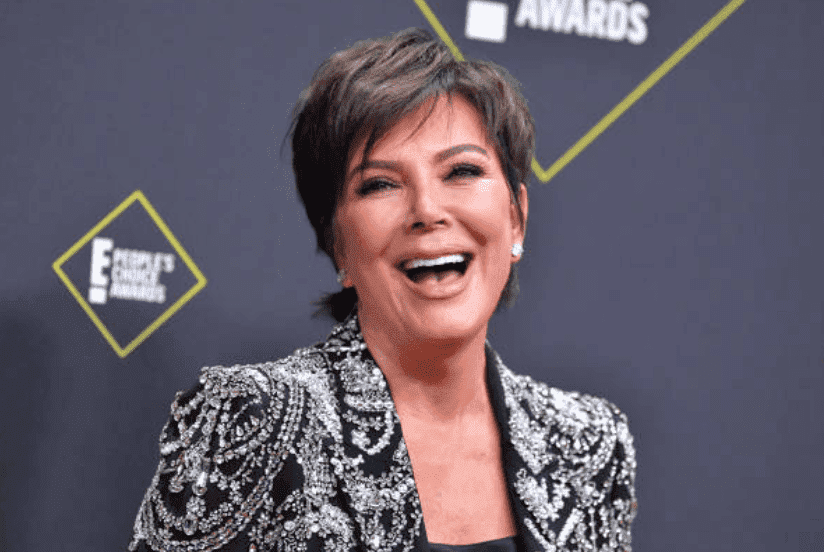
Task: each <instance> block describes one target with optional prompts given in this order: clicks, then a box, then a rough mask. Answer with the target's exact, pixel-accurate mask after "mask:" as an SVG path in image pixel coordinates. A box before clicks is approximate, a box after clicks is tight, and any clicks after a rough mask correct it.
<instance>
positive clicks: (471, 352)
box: [359, 316, 488, 422]
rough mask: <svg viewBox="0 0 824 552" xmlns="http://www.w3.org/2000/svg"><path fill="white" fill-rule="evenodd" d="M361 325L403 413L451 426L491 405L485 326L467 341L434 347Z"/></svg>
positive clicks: (366, 321)
mask: <svg viewBox="0 0 824 552" xmlns="http://www.w3.org/2000/svg"><path fill="white" fill-rule="evenodd" d="M359 320H360V323H361V332H362V333H363V337H364V340H365V341H366V344H367V346H368V347H369V351H370V352H371V353H372V356H373V357H374V359H375V361H376V362H377V363H378V366H380V368H381V371H382V372H383V374H384V376H385V377H386V381H387V383H389V389H390V391H391V392H392V398H393V400H394V402H395V405H396V407H397V409H398V412H399V413H401V414H407V415H411V416H415V417H418V418H429V419H434V420H436V421H441V422H449V421H454V420H456V419H458V418H460V417H461V416H462V415H464V414H468V413H470V412H471V411H474V410H476V409H479V408H483V407H484V406H485V405H486V404H487V403H488V397H487V390H486V373H485V370H486V353H485V347H484V345H485V342H486V326H484V328H483V329H482V331H480V332H478V333H477V334H475V335H472V336H470V337H468V338H466V339H456V340H453V341H439V342H432V341H429V340H421V339H415V338H414V337H412V336H407V335H406V334H403V333H402V332H386V331H381V329H382V328H385V327H386V326H385V325H382V324H374V323H370V322H372V321H370V320H369V318H368V317H367V318H366V319H364V317H363V316H361V317H360V318H359Z"/></svg>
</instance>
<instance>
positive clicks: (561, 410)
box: [500, 367, 635, 476]
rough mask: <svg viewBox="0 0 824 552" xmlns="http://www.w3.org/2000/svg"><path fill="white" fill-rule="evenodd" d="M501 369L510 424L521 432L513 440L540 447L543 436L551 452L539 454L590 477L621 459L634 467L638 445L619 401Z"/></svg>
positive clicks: (621, 461) (543, 444)
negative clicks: (560, 387) (615, 402)
mask: <svg viewBox="0 0 824 552" xmlns="http://www.w3.org/2000/svg"><path fill="white" fill-rule="evenodd" d="M500 372H501V379H502V384H503V387H504V389H505V395H506V400H507V402H508V404H507V406H508V409H509V412H510V426H512V429H513V430H515V431H513V433H514V435H513V440H515V439H518V438H519V437H520V438H521V439H522V440H531V441H532V442H531V443H530V445H531V446H528V447H523V448H524V450H530V449H531V450H533V451H537V450H538V447H539V443H537V442H535V441H537V440H540V449H542V450H544V451H546V452H545V453H544V454H543V455H537V453H535V454H534V455H533V456H534V457H536V458H537V457H538V456H542V457H543V458H545V459H547V461H550V460H551V459H558V460H560V461H561V463H562V464H565V465H567V466H569V467H573V466H577V467H579V468H580V471H582V472H585V473H587V474H588V475H589V476H592V475H593V474H594V473H595V472H598V471H600V470H602V469H603V468H606V467H608V466H610V465H612V464H614V463H615V462H619V463H621V464H622V465H623V466H624V467H625V469H632V470H634V467H635V449H634V446H633V438H632V434H631V433H630V431H629V423H628V420H627V416H626V415H625V414H624V413H623V412H622V411H621V410H620V409H619V408H618V407H617V406H616V405H615V404H613V403H612V402H610V401H608V400H607V399H604V398H601V397H596V396H592V395H588V394H585V393H579V392H577V391H564V390H561V389H558V388H555V387H551V386H549V385H547V384H545V383H543V382H540V381H537V380H535V379H533V378H532V377H530V376H527V375H521V374H515V373H514V372H512V371H511V370H509V369H508V368H506V367H502V368H501V370H500ZM519 429H520V431H519ZM527 433H528V434H529V435H527ZM519 434H520V435H519ZM533 463H534V462H533ZM541 463H542V464H544V462H541ZM536 467H537V466H536Z"/></svg>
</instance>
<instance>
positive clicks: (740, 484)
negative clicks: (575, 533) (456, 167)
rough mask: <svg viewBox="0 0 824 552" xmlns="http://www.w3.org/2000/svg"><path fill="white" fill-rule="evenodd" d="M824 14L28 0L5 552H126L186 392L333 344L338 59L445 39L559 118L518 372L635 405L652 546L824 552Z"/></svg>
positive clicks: (639, 530) (4, 168)
mask: <svg viewBox="0 0 824 552" xmlns="http://www.w3.org/2000/svg"><path fill="white" fill-rule="evenodd" d="M822 22H824V3H822V2H819V1H818V0H777V1H767V0H746V1H745V0H733V1H732V2H730V1H729V0H693V1H691V2H673V1H665V0H637V1H636V0H507V1H487V0H428V1H427V2H424V1H423V0H417V1H416V0H393V1H391V2H387V1H384V0H352V1H349V0H345V1H335V2H333V1H328V0H323V1H321V0H309V1H307V0H303V1H290V2H285V1H276V2H273V1H265V0H233V1H231V2H230V1H224V0H209V1H203V0H174V1H171V0H170V1H140V2H137V1H135V2H110V1H90V0H74V1H73V2H56V1H53V0H39V1H36V2H35V1H32V0H28V1H26V0H5V1H4V2H3V3H2V4H0V75H2V77H1V78H0V83H2V84H0V259H2V261H0V264H1V265H2V270H0V352H2V355H0V366H2V385H0V416H2V421H1V423H0V439H2V441H0V468H2V471H1V472H0V549H2V550H8V551H18V550H19V551H29V550H32V551H34V550H64V551H84V552H86V551H92V550H100V551H103V550H106V551H108V550H121V549H123V548H124V547H125V546H126V544H127V541H128V537H129V533H130V529H131V526H132V523H133V520H134V516H135V514H136V513H137V508H138V505H139V503H140V500H141V498H142V496H143V492H144V490H145V488H146V487H147V485H148V484H149V482H150V480H151V477H152V475H153V473H154V469H155V466H156V463H157V460H158V447H157V440H158V435H159V432H160V429H161V427H162V425H163V423H164V422H165V420H166V417H167V415H168V411H169V410H168V409H169V404H170V403H171V401H172V399H173V397H174V394H175V392H176V391H178V390H185V389H188V388H190V387H192V386H193V385H194V384H195V383H196V381H197V378H198V375H199V371H200V368H201V367H203V366H207V365H215V364H223V365H231V364H235V363H247V362H261V361H265V360H273V359H277V358H279V357H282V356H284V355H286V354H289V353H290V352H291V351H292V350H294V349H295V348H298V347H301V346H305V345H308V344H310V343H313V342H315V341H318V340H320V339H322V338H324V337H325V335H326V333H327V332H328V331H329V329H330V328H331V325H332V323H331V321H330V320H325V319H319V318H312V313H313V311H314V306H313V304H312V303H313V301H315V300H317V299H318V298H319V297H320V296H321V295H322V294H323V293H325V292H329V291H333V290H335V289H337V287H338V286H337V283H336V282H335V275H334V272H333V268H332V266H331V263H330V262H329V261H328V260H327V259H326V258H324V257H322V256H320V255H319V254H317V253H316V251H315V242H314V239H315V238H314V235H313V233H312V231H311V228H310V226H309V224H308V221H307V220H306V217H305V214H304V213H303V209H302V206H301V205H300V203H299V200H298V198H297V194H296V192H295V190H294V180H293V176H292V174H291V170H290V156H289V149H288V147H287V148H285V149H283V151H281V145H282V143H283V140H284V137H285V135H286V132H287V128H288V124H289V117H290V113H291V109H292V108H293V106H294V104H295V101H296V100H297V97H298V94H299V93H300V91H301V90H302V88H303V87H304V86H306V84H307V83H308V81H309V79H310V78H311V75H312V73H313V72H314V70H315V68H316V67H317V66H318V64H319V63H320V62H321V61H322V60H323V59H325V58H326V57H327V56H329V55H330V54H331V53H333V52H334V51H336V50H339V49H341V48H345V47H348V46H350V45H352V44H353V43H354V42H355V41H357V40H359V39H363V38H369V37H376V36H384V35H387V34H390V33H392V32H395V31H398V30H401V29H404V28H408V27H423V28H427V29H429V30H430V31H432V32H433V33H435V34H436V35H438V36H439V37H440V38H441V39H442V40H444V41H445V42H446V43H447V44H448V45H449V47H450V48H451V49H452V50H453V52H454V53H455V55H456V56H459V57H465V58H481V59H488V60H492V61H495V62H497V63H499V64H501V65H503V66H505V67H506V68H508V69H509V70H510V71H511V73H512V74H513V75H514V76H515V77H516V78H517V79H519V80H520V81H521V83H522V84H523V91H524V94H525V96H526V98H527V100H528V102H529V106H530V109H531V110H532V113H533V115H534V117H535V121H536V125H537V150H536V155H535V160H534V162H533V166H532V168H533V173H532V174H531V175H530V182H529V183H528V184H529V204H530V217H529V226H528V228H527V237H526V243H525V250H526V251H525V254H524V258H523V261H522V262H521V265H520V276H521V296H520V298H519V299H518V301H517V302H516V303H515V305H514V306H513V308H511V309H510V310H508V311H506V312H503V313H499V314H497V315H495V317H494V318H493V321H492V324H491V328H490V336H489V339H490V341H491V342H492V344H493V346H495V347H496V348H497V350H498V351H499V353H500V354H501V355H502V357H503V358H504V360H505V362H506V363H507V364H508V365H509V366H510V367H511V368H513V369H514V370H516V371H518V372H522V373H528V374H531V375H533V376H534V377H536V378H538V379H541V380H543V381H546V382H548V383H550V384H551V385H553V386H556V387H559V388H563V389H570V390H578V391H582V392H586V393H590V394H594V395H600V396H605V397H607V398H609V399H610V400H612V401H613V402H615V403H616V404H617V405H618V406H619V407H620V408H621V409H622V410H623V411H624V412H626V414H627V415H628V417H629V420H630V427H631V430H632V432H633V435H634V437H635V444H636V447H637V460H638V476H637V496H638V517H637V519H636V521H635V524H634V532H633V546H634V549H636V550H640V551H647V550H650V551H652V550H748V551H753V550H764V551H797V550H808V551H813V550H824V473H822V470H821V465H822V457H823V456H824V429H823V428H824V399H822V397H824V334H823V333H822V330H824V325H823V323H822V316H823V314H824V286H823V285H822V283H823V282H824V260H823V259H822V256H823V255H824V216H823V215H824V212H823V211H824V188H822V181H823V180H824V178H822V177H824V155H823V154H824V130H822V129H824V107H823V106H824V102H822V99H821V98H822V88H824V73H823V72H822V69H821V61H820V56H821V53H822V52H823V51H824V23H822Z"/></svg>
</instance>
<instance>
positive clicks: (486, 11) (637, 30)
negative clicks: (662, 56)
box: [464, 0, 649, 44]
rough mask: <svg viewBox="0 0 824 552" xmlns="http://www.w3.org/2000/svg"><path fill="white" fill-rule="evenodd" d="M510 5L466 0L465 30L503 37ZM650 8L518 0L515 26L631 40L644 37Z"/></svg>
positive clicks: (612, 2) (617, 0)
mask: <svg viewBox="0 0 824 552" xmlns="http://www.w3.org/2000/svg"><path fill="white" fill-rule="evenodd" d="M508 12H509V5H507V4H505V3H503V2H493V1H491V0H469V2H468V3H467V5H466V29H465V30H464V34H465V35H466V37H467V38H471V39H474V40H486V41H488V42H504V41H506V28H507V19H508V18H507V14H508ZM648 17H649V8H648V7H647V5H646V4H644V3H642V2H633V1H631V0H520V1H519V3H518V8H517V10H516V11H515V20H514V23H515V26H516V27H528V28H530V29H535V30H542V31H551V32H555V33H564V34H570V33H573V32H574V33H575V34H577V35H579V36H586V37H591V38H600V39H604V40H611V41H613V42H621V41H623V40H626V41H627V42H629V43H631V44H643V43H644V41H645V40H646V39H647V35H648V34H649V31H648V29H647V18H648Z"/></svg>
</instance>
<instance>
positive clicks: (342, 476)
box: [324, 315, 428, 552]
mask: <svg viewBox="0 0 824 552" xmlns="http://www.w3.org/2000/svg"><path fill="white" fill-rule="evenodd" d="M324 352H325V353H326V354H327V355H328V358H329V361H330V366H331V367H332V374H333V377H334V378H335V379H336V380H337V381H336V382H335V383H336V385H335V387H336V389H337V397H336V398H337V403H338V405H339V408H340V420H341V424H342V442H341V443H338V444H336V448H337V449H338V450H337V451H336V454H335V455H334V456H335V458H336V459H338V462H337V464H338V465H336V466H335V471H336V472H338V476H339V481H340V484H341V491H342V499H343V502H344V503H345V504H346V506H347V509H348V510H349V513H350V515H351V516H352V520H353V521H354V522H355V526H356V532H357V535H358V536H357V538H358V539H359V540H360V542H361V545H362V549H363V550H370V551H371V550H374V551H386V552H390V551H391V552H396V551H397V552H400V551H410V550H414V551H419V552H428V545H427V541H426V536H425V532H424V525H423V512H422V510H421V506H420V499H419V497H418V492H417V489H416V487H415V480H414V478H413V475H412V464H411V461H410V460H409V455H408V453H407V450H406V443H405V442H404V440H403V435H402V433H401V425H400V419H399V418H398V414H397V411H396V409H395V405H394V403H393V401H392V397H391V396H390V394H389V386H388V384H387V382H386V379H385V378H384V376H383V373H382V372H381V370H380V368H378V365H377V364H376V363H375V361H374V359H373V358H372V355H371V354H370V353H369V351H368V350H367V349H366V344H365V342H364V340H363V336H362V335H361V333H360V328H359V326H358V323H357V317H356V316H354V315H352V316H350V318H349V319H348V320H347V321H345V322H344V323H342V324H340V325H338V326H337V327H336V329H335V330H334V331H333V333H332V335H331V336H330V338H329V340H327V342H326V343H325V344H324ZM410 545H412V546H411V547H410Z"/></svg>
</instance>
